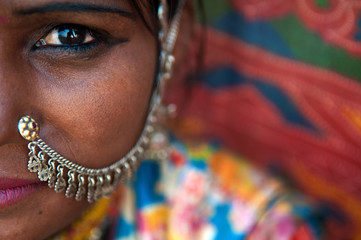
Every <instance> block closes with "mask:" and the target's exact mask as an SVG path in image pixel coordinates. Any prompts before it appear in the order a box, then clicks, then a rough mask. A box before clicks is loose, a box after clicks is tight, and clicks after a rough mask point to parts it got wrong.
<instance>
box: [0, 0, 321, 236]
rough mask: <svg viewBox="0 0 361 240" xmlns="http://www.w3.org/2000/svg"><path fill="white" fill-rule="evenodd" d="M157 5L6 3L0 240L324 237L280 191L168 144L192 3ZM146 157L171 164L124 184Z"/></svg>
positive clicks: (203, 152)
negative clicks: (166, 122) (171, 97)
mask: <svg viewBox="0 0 361 240" xmlns="http://www.w3.org/2000/svg"><path fill="white" fill-rule="evenodd" d="M161 3H162V4H160V3H158V1H151V2H148V1H97V0H94V1H80V0H79V1H71V2H69V1H63V0H59V1H47V0H45V1H44V0H41V1H40V0H39V1H38V0H36V1H31V2H30V1H11V2H10V1H3V2H1V3H0V42H1V51H0V56H1V67H0V69H1V71H0V72H1V78H0V79H1V83H0V86H1V88H0V99H1V100H0V103H1V111H0V113H1V115H0V116H1V123H2V126H1V128H0V129H1V130H0V133H1V135H0V139H1V147H0V158H1V159H2V161H1V162H0V169H1V172H0V173H1V176H0V186H1V189H2V191H1V203H0V206H1V208H0V212H1V214H0V239H46V238H49V237H51V236H53V237H58V238H63V239H87V238H90V239H97V238H99V239H101V238H103V239H113V238H116V239H133V238H135V237H136V236H138V237H139V238H140V239H167V238H168V239H242V238H244V237H246V236H247V237H248V238H250V239H264V236H273V237H274V238H276V239H281V236H282V237H283V238H282V239H291V238H292V237H297V236H307V237H309V238H313V237H316V233H318V232H317V231H316V230H315V229H316V227H317V226H316V225H315V224H313V225H311V224H308V223H307V219H308V218H309V219H312V217H313V215H312V214H311V213H312V211H309V207H308V206H307V205H305V204H304V203H303V202H302V201H301V204H294V203H293V202H292V200H290V199H289V197H288V195H287V194H284V192H285V189H284V187H283V186H282V184H281V183H279V182H277V181H276V180H273V179H270V178H268V177H267V176H266V175H264V174H262V173H258V172H257V171H255V170H254V169H252V168H251V167H250V166H248V165H247V164H246V163H244V162H242V161H241V160H239V159H238V158H237V157H235V156H233V155H232V154H230V153H228V152H226V151H224V150H219V149H218V148H217V147H215V146H209V145H205V144H200V145H184V144H183V143H181V142H180V141H178V140H176V139H173V140H171V142H172V143H171V145H169V146H168V145H167V141H166V139H165V136H166V135H165V134H164V132H163V130H162V129H161V128H159V124H161V120H162V119H163V118H165V117H166V116H167V114H168V112H167V109H166V108H163V107H162V106H161V101H160V99H161V97H162V94H163V91H164V84H165V83H166V81H167V80H168V78H169V76H170V74H171V72H172V70H174V71H176V70H177V68H175V69H173V66H172V64H173V61H174V59H176V64H181V59H183V58H184V54H185V50H184V49H181V48H180V47H181V46H184V45H185V44H184V43H187V42H188V41H189V38H190V36H191V34H189V33H190V32H191V31H190V29H191V25H192V20H191V18H192V7H191V3H190V2H189V1H186V2H185V3H183V1H168V3H166V2H165V1H162V2H161ZM167 9H169V15H168V11H167ZM168 17H169V21H168ZM180 19H181V20H180ZM180 22H181V24H180V26H179V23H180ZM178 32H179V36H180V37H181V39H182V41H181V42H178V43H177V44H179V45H177V46H176V51H175V53H174V57H173V55H172V54H173V46H174V42H175V39H176V37H177V36H178ZM158 40H159V41H158ZM177 47H178V49H177ZM19 119H20V121H19ZM17 124H18V126H17ZM17 127H18V129H17ZM19 133H20V134H19ZM29 142H30V144H29V145H28V149H27V148H26V146H27V144H28V143H29ZM186 146H187V147H189V149H187V147H186ZM55 151H56V152H55ZM147 157H148V158H153V157H161V158H165V159H166V160H165V161H163V164H162V167H160V166H159V163H158V162H157V161H150V160H149V161H144V162H143V164H142V165H141V166H140V168H139V170H138V172H137V178H136V180H135V181H130V182H129V183H128V184H123V183H121V182H122V181H121V180H123V179H125V178H129V177H130V176H129V175H132V173H133V172H134V171H135V169H136V168H137V166H138V164H139V162H140V159H141V158H147ZM67 159H69V160H67ZM119 159H120V160H119ZM208 159H210V161H209V162H208ZM238 161H239V163H238ZM26 164H27V165H26ZM208 165H209V166H208ZM233 166H236V171H234V170H235V169H233ZM99 169H100V170H99ZM222 171H226V172H227V173H228V172H229V176H230V177H229V179H218V178H217V177H216V176H217V174H218V173H219V172H222ZM229 182H230V183H231V184H230V185H229V184H228V183H229ZM227 184H228V185H227ZM240 186H242V187H240ZM133 190H135V194H134V193H133ZM106 195H112V197H111V198H110V199H108V200H107V199H106V198H102V197H103V196H106ZM94 202H97V203H96V204H94ZM295 206H297V207H298V209H301V208H300V206H302V209H303V210H304V211H305V212H308V213H309V214H307V216H306V215H303V216H302V217H301V216H296V217H295V216H293V214H294V213H293V212H292V209H294V208H295ZM87 210H88V211H87ZM82 215H83V216H82ZM81 216H82V217H81ZM269 223H272V224H269ZM282 226H283V227H282ZM280 229H281V230H280ZM278 231H281V232H278Z"/></svg>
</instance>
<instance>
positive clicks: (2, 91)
mask: <svg viewBox="0 0 361 240" xmlns="http://www.w3.org/2000/svg"><path fill="white" fill-rule="evenodd" d="M0 46H1V45H0ZM1 52H2V51H1V49H0V146H2V145H4V144H10V143H19V142H23V140H22V138H21V136H20V134H19V133H18V131H17V123H18V121H19V119H20V118H21V116H22V115H24V112H23V111H24V110H25V108H24V106H25V105H26V95H25V94H24V90H23V86H22V83H24V82H25V81H22V79H20V76H19V75H20V72H21V71H19V70H15V69H14V68H15V65H13V64H11V63H12V61H11V60H9V57H8V56H4V54H2V53H1ZM5 55H6V54H5Z"/></svg>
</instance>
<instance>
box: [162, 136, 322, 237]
mask: <svg viewBox="0 0 361 240" xmlns="http://www.w3.org/2000/svg"><path fill="white" fill-rule="evenodd" d="M171 142H172V147H171V151H170V155H169V160H170V161H167V162H166V166H164V167H163V173H164V174H163V180H164V181H162V182H163V187H164V190H165V193H166V196H167V199H168V202H169V203H170V206H169V207H170V212H171V215H172V217H173V218H172V219H173V220H172V221H173V222H175V223H176V224H175V225H174V229H175V230H176V229H193V230H194V231H192V236H194V234H195V232H197V234H200V238H199V239H230V240H231V239H240V237H247V238H250V239H265V238H266V237H265V236H274V239H297V236H302V237H301V238H300V239H317V237H316V236H319V235H320V233H319V226H318V224H317V221H318V220H317V219H318V217H319V216H317V211H316V209H315V208H313V206H312V204H311V203H310V202H309V201H308V200H306V197H305V196H303V195H302V194H300V193H296V192H295V191H294V190H292V189H289V188H287V187H286V186H285V185H286V184H284V182H282V180H279V179H277V178H276V177H275V176H271V175H269V174H268V173H266V172H264V171H261V170H259V169H257V168H256V167H254V166H253V165H252V164H251V163H250V161H248V160H247V159H245V158H244V157H241V156H240V155H239V154H236V153H234V152H232V151H230V150H228V149H226V148H224V147H222V146H220V145H219V144H217V143H209V142H199V141H197V142H195V141H188V142H182V141H179V140H177V139H172V141H171ZM200 222H201V223H202V224H199V223H200ZM182 225H184V226H183V228H179V226H182ZM194 226H196V227H194ZM201 236H202V237H201ZM211 236H212V237H211Z"/></svg>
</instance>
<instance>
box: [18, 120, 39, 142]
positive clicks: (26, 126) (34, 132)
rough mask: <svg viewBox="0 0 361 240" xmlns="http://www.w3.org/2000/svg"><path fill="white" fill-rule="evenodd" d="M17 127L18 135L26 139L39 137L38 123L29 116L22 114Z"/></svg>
mask: <svg viewBox="0 0 361 240" xmlns="http://www.w3.org/2000/svg"><path fill="white" fill-rule="evenodd" d="M18 129H19V133H20V135H21V136H22V137H23V138H25V139H26V140H28V141H34V140H35V139H37V138H38V137H39V125H38V124H37V123H36V121H35V120H34V119H33V118H32V117H30V116H24V117H22V118H21V119H20V120H19V123H18Z"/></svg>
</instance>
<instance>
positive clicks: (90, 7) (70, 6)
mask: <svg viewBox="0 0 361 240" xmlns="http://www.w3.org/2000/svg"><path fill="white" fill-rule="evenodd" d="M47 12H100V13H114V14H118V15H120V16H122V17H127V18H131V19H133V18H134V15H133V14H132V13H130V12H128V11H126V10H123V9H120V8H115V7H108V6H104V5H96V4H84V3H70V2H64V3H49V4H44V5H40V6H35V7H29V8H26V9H20V10H16V11H15V14H16V15H21V16H26V15H32V14H44V13H47Z"/></svg>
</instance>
